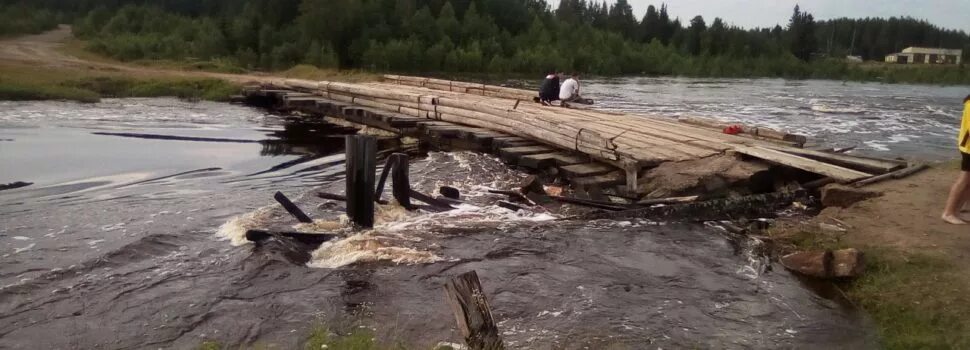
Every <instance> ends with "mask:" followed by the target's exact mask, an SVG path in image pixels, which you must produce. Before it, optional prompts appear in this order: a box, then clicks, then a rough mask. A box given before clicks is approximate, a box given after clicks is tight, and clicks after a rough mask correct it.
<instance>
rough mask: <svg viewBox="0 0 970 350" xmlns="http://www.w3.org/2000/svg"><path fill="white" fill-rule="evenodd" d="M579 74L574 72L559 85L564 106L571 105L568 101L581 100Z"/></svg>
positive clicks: (560, 98)
mask: <svg viewBox="0 0 970 350" xmlns="http://www.w3.org/2000/svg"><path fill="white" fill-rule="evenodd" d="M579 99H580V97H579V74H576V73H573V74H571V75H570V76H569V79H566V81H565V82H563V83H562V85H561V86H560V87H559V100H560V101H562V106H563V107H569V103H568V102H572V101H576V100H579Z"/></svg>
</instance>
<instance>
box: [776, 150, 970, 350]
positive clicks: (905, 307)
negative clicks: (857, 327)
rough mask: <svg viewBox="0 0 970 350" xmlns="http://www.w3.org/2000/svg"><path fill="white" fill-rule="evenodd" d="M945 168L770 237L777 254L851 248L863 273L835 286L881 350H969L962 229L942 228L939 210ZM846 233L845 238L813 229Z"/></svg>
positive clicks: (949, 173) (969, 283)
mask: <svg viewBox="0 0 970 350" xmlns="http://www.w3.org/2000/svg"><path fill="white" fill-rule="evenodd" d="M956 173H957V168H956V165H955V164H944V165H939V166H937V167H935V168H934V169H931V170H929V171H927V172H925V173H922V174H919V175H917V176H915V177H912V178H908V179H905V180H902V181H893V182H889V183H884V184H880V185H877V186H873V189H874V190H877V191H880V192H883V193H884V195H883V197H880V198H876V199H873V200H869V201H866V202H862V203H858V204H856V205H854V206H852V207H850V208H846V209H840V210H838V209H832V208H829V209H826V210H824V211H823V212H822V213H821V214H820V215H819V216H818V217H817V218H815V219H813V220H811V221H808V222H800V223H785V224H780V225H779V227H778V228H777V229H775V230H774V231H772V232H771V236H772V237H773V238H774V239H775V242H776V244H777V245H779V246H780V250H782V252H787V251H793V250H813V249H839V248H847V247H853V248H858V249H861V250H862V251H863V252H865V254H866V269H867V271H866V273H865V274H864V275H863V276H861V277H860V278H858V279H856V280H853V281H844V282H839V283H838V284H837V286H838V287H839V288H840V289H841V290H842V291H843V292H844V293H845V295H846V296H847V297H848V299H849V300H850V301H851V302H853V303H854V304H855V305H857V306H859V307H860V308H862V309H863V310H865V312H866V313H867V314H868V315H869V316H870V317H871V320H872V321H873V323H874V324H875V326H876V328H877V331H878V333H879V335H880V339H881V342H882V344H881V345H883V347H884V348H887V349H970V303H968V302H967V300H968V295H970V264H968V259H970V257H967V256H966V254H965V253H964V252H965V251H966V250H967V249H968V246H970V243H968V242H966V241H967V240H966V234H967V231H966V227H958V226H953V225H947V224H943V223H942V221H941V220H939V210H940V205H942V201H943V200H944V199H945V198H946V193H947V190H948V186H949V184H950V183H951V181H952V180H953V179H954V178H955V177H956ZM833 218H834V219H836V220H839V221H841V222H844V223H846V224H848V225H849V227H848V228H847V229H848V232H846V233H833V232H831V231H823V230H821V229H819V223H820V222H825V223H829V224H835V223H836V222H835V221H833V220H832V219H833Z"/></svg>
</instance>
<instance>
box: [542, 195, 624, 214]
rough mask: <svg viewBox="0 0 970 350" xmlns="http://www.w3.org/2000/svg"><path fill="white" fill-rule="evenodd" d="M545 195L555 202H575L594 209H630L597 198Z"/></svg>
mask: <svg viewBox="0 0 970 350" xmlns="http://www.w3.org/2000/svg"><path fill="white" fill-rule="evenodd" d="M547 197H548V198H550V199H552V200H555V201H557V202H562V203H569V204H575V205H580V206H584V207H590V208H596V209H604V210H612V211H622V210H629V209H631V208H630V207H628V206H625V205H621V204H616V203H612V202H605V201H599V200H592V199H580V198H572V197H564V196H547Z"/></svg>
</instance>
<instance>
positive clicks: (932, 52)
mask: <svg viewBox="0 0 970 350" xmlns="http://www.w3.org/2000/svg"><path fill="white" fill-rule="evenodd" d="M962 57H963V50H950V49H931V48H925V47H908V48H906V49H904V50H903V52H900V53H894V54H890V55H887V56H886V62H887V63H897V64H960V60H961V58H962Z"/></svg>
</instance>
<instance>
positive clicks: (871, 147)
mask: <svg viewBox="0 0 970 350" xmlns="http://www.w3.org/2000/svg"><path fill="white" fill-rule="evenodd" d="M584 88H585V89H586V93H587V94H589V95H591V96H593V97H595V98H596V99H597V100H598V102H600V107H601V108H606V109H613V110H620V111H631V112H645V113H656V114H661V115H664V116H669V117H677V116H703V117H708V118H715V119H720V120H723V121H727V122H742V123H748V124H750V125H755V126H762V127H771V128H775V129H778V130H788V131H791V132H794V133H798V134H802V135H806V136H810V137H811V138H812V139H813V140H814V141H816V142H818V143H821V144H825V145H828V146H839V147H852V146H855V147H857V151H858V152H860V153H863V154H868V155H874V156H882V157H887V156H892V157H895V156H904V157H910V158H919V159H930V160H944V159H953V158H955V157H956V154H955V152H956V151H955V148H954V145H955V143H956V134H957V133H959V131H960V129H959V125H960V124H959V123H960V116H961V109H962V107H963V99H964V98H965V97H966V96H967V95H968V94H970V88H968V87H966V86H954V87H934V86H927V85H888V84H879V83H849V82H846V83H842V82H838V81H828V80H807V81H789V80H781V79H703V80H701V79H681V78H622V79H610V80H595V81H589V82H587V83H586V85H585V86H584Z"/></svg>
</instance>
